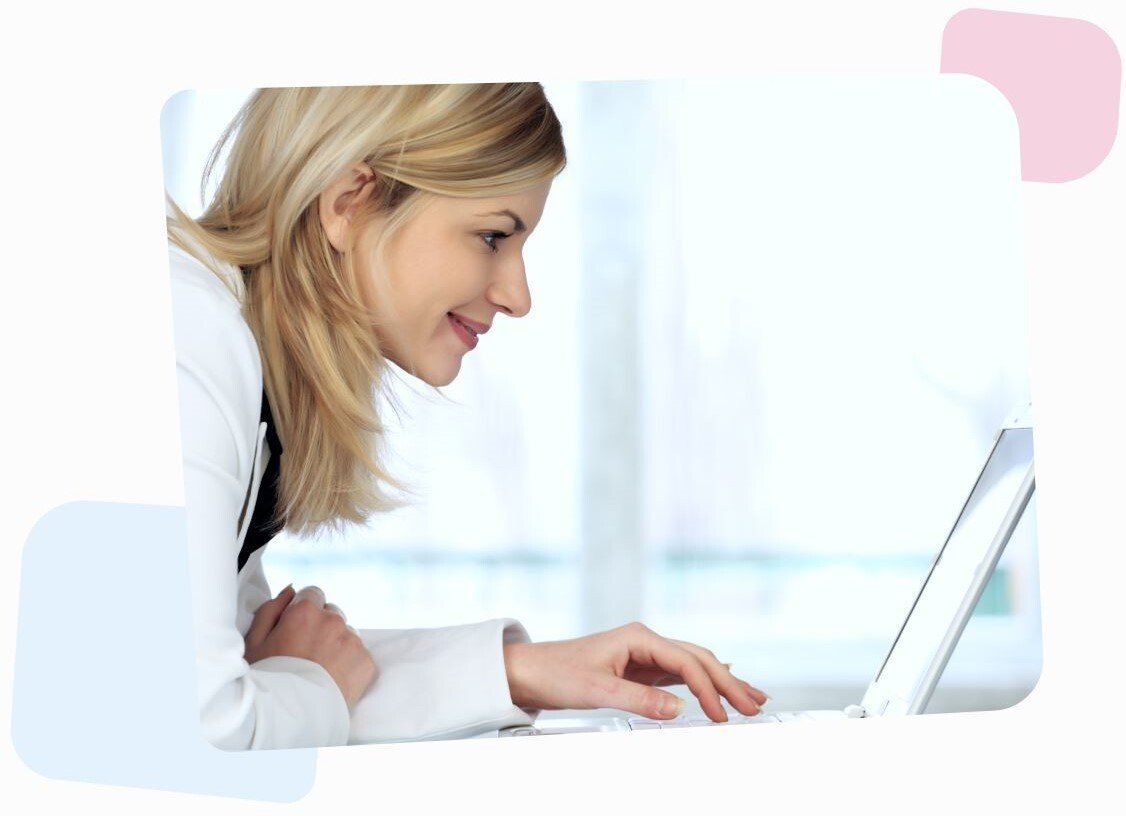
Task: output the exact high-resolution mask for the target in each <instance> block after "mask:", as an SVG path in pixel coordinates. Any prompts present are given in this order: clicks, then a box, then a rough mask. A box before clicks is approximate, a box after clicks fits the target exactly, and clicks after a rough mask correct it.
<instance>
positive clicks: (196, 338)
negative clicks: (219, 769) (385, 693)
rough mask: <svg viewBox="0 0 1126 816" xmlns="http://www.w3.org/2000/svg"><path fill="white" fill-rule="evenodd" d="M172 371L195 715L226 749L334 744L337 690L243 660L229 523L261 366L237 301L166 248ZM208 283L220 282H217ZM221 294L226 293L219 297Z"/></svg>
mask: <svg viewBox="0 0 1126 816" xmlns="http://www.w3.org/2000/svg"><path fill="white" fill-rule="evenodd" d="M172 258H173V263H172V271H173V274H172V299H173V318H174V329H175V340H176V377H177V385H178V387H179V394H180V424H181V439H182V446H183V447H182V451H183V462H184V499H185V505H186V517H187V543H188V564H189V570H190V576H191V589H192V614H193V621H194V628H195V644H196V666H197V682H198V700H199V708H200V719H201V722H202V725H203V731H204V735H205V736H206V738H207V739H208V740H209V741H210V742H211V743H212V744H214V745H216V746H217V747H220V748H225V749H229V750H240V749H246V748H303V747H313V746H320V745H340V744H344V743H345V742H346V741H347V738H348V728H349V716H348V707H347V705H346V703H345V700H344V696H343V694H342V693H341V691H340V689H339V687H338V686H337V684H336V682H335V681H334V680H333V679H332V677H331V676H330V675H329V673H328V672H327V671H326V670H325V669H324V668H322V667H321V666H320V665H318V664H317V663H315V662H313V661H311V660H306V659H302V658H297V657H289V656H274V657H269V658H267V659H265V660H261V661H258V662H256V663H255V664H254V665H253V666H251V665H249V664H248V663H247V662H246V660H245V659H244V656H243V652H244V648H245V644H244V641H243V635H244V634H245V633H244V632H243V631H240V628H239V625H238V624H239V611H240V610H239V600H240V599H239V579H238V574H237V572H236V559H237V551H238V542H237V524H238V518H239V514H240V511H241V510H242V504H243V499H244V497H245V494H246V488H247V485H248V483H249V480H250V473H249V471H248V469H247V467H246V466H245V464H242V463H248V462H250V460H251V456H252V452H253V450H252V445H253V441H254V439H255V438H256V436H255V434H256V431H257V427H258V410H259V406H258V404H257V398H258V395H259V394H260V393H261V385H260V383H261V380H260V377H261V373H260V371H261V369H260V365H261V364H260V362H259V358H258V350H257V346H256V345H255V343H254V339H253V335H251V334H250V331H249V328H248V327H247V326H246V323H245V321H243V319H242V316H241V315H240V314H239V311H238V306H237V302H236V301H235V300H234V299H233V297H230V296H229V295H227V294H226V293H225V290H223V289H222V288H221V287H222V284H221V283H220V282H219V281H218V280H217V279H215V280H214V281H211V280H208V279H207V278H206V277H204V276H206V275H211V273H210V272H209V271H207V270H205V269H203V268H202V267H199V266H198V265H195V264H191V263H190V262H187V261H185V260H183V259H182V257H181V256H178V255H175V254H174V255H173V256H172ZM214 287H220V288H219V289H215V288H214ZM224 298H227V299H224Z"/></svg>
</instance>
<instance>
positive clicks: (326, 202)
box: [318, 162, 375, 252]
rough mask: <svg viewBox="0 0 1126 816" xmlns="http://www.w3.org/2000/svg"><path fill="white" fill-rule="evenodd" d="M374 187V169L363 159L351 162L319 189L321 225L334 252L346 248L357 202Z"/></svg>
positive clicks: (357, 207) (362, 201)
mask: <svg viewBox="0 0 1126 816" xmlns="http://www.w3.org/2000/svg"><path fill="white" fill-rule="evenodd" d="M373 189H375V172H374V171H373V170H372V169H371V168H370V167H368V166H367V165H366V164H364V163H363V162H359V163H357V164H353V165H352V166H351V167H349V168H348V169H347V170H345V171H344V172H342V173H340V174H339V175H338V176H336V178H334V179H333V180H332V181H331V182H329V185H328V186H327V187H325V188H324V190H322V191H321V194H320V196H319V198H318V207H319V211H320V216H321V227H322V228H323V229H324V231H325V235H327V236H328V240H329V243H330V244H332V247H333V249H335V250H336V251H337V252H345V251H346V250H347V249H348V248H349V232H350V230H351V227H352V221H353V218H354V217H355V215H356V213H357V212H358V211H359V208H360V206H361V205H362V204H363V203H364V201H366V200H367V197H368V196H370V195H371V193H372V190H373Z"/></svg>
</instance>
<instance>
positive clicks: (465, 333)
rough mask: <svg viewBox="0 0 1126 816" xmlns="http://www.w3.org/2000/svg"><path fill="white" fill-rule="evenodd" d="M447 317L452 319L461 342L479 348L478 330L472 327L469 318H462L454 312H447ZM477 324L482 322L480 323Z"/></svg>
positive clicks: (452, 324)
mask: <svg viewBox="0 0 1126 816" xmlns="http://www.w3.org/2000/svg"><path fill="white" fill-rule="evenodd" d="M446 318H447V319H448V320H449V321H450V325H451V326H452V327H453V330H454V334H456V335H457V336H458V338H459V339H460V340H461V342H463V343H465V345H467V346H469V348H471V349H473V348H477V332H475V331H474V330H473V329H472V328H471V327H470V326H471V324H470V322H469V321H468V320H464V319H462V318H461V317H459V316H457V315H455V314H454V313H453V312H447V313H446ZM476 325H481V324H479V323H478V324H476ZM487 329H488V327H487V326H486V330H487Z"/></svg>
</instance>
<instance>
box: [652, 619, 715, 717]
mask: <svg viewBox="0 0 1126 816" xmlns="http://www.w3.org/2000/svg"><path fill="white" fill-rule="evenodd" d="M630 646H631V648H630V652H631V654H634V655H637V656H644V657H648V658H649V661H648V662H651V663H654V664H656V665H657V666H658V667H660V668H662V669H664V670H665V671H666V672H668V673H670V674H676V675H678V676H680V677H683V678H684V682H685V684H686V685H687V686H688V688H689V689H690V690H691V691H692V693H693V694H695V695H696V698H697V699H698V700H699V701H700V707H701V708H702V709H703V710H704V713H705V714H707V715H708V716H709V717H711V718H712V719H713V720H715V721H716V722H726V721H727V712H726V711H724V710H723V703H721V702H720V699H719V692H717V691H716V688H715V684H714V683H713V682H712V679H711V677H710V676H709V674H708V672H707V670H706V669H705V668H704V666H703V664H702V663H701V662H700V659H699V658H698V657H696V655H694V654H692V652H690V651H688V650H687V649H684V648H683V647H681V646H679V645H677V644H675V643H673V642H672V641H669V640H666V639H665V638H663V637H661V636H660V635H658V634H656V633H654V632H651V631H649V630H648V629H645V630H644V633H643V634H642V636H641V638H640V640H639V641H637V642H631V643H630ZM639 662H645V661H639ZM654 691H656V689H654ZM659 693H664V694H667V693H668V692H659ZM670 696H671V695H670Z"/></svg>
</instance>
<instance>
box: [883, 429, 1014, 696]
mask: <svg viewBox="0 0 1126 816" xmlns="http://www.w3.org/2000/svg"><path fill="white" fill-rule="evenodd" d="M1031 465H1032V429H1031V428H1007V429H1005V430H1003V431H1002V432H1001V434H1000V436H999V437H998V438H997V440H996V442H995V444H994V447H993V450H992V452H991V454H990V456H989V458H988V460H987V461H986V463H985V465H984V467H983V468H982V471H981V474H980V475H979V477H978V480H977V483H976V484H975V485H974V487H973V490H972V491H971V493H970V496H969V499H968V500H967V501H966V504H965V506H964V507H963V509H962V511H961V514H960V515H959V516H958V519H957V520H956V522H955V524H954V527H953V529H952V530H951V531H950V534H949V536H948V537H947V539H946V542H945V543H944V544H943V547H942V549H941V550H940V551H939V554H938V557H937V558H936V559H935V562H934V564H933V565H932V567H931V571H930V574H929V575H928V576H927V578H926V580H925V581H924V582H923V586H922V588H921V589H920V591H919V595H918V597H917V598H916V599H915V603H914V605H913V606H912V607H911V611H910V612H909V613H908V615H907V619H906V621H905V622H904V624H903V626H902V628H901V629H900V631H899V634H898V635H897V637H896V639H895V642H894V643H893V644H892V647H891V650H890V652H889V653H888V656H887V658H886V659H885V660H884V665H883V666H882V667H881V669H880V672H879V673H878V674H877V675H876V680H875V681H874V683H873V688H875V687H876V685H877V684H878V687H879V697H880V698H881V699H882V700H885V701H888V702H887V706H886V709H885V711H883V712H881V711H874V712H872V713H876V714H879V713H889V714H897V713H898V714H905V713H918V712H919V711H921V708H922V705H923V704H924V703H925V700H920V696H921V695H927V696H929V692H930V689H925V688H924V684H925V683H926V681H927V678H928V675H929V674H931V669H932V666H934V665H935V661H936V660H938V659H940V658H941V660H942V663H941V665H940V666H939V670H941V667H942V666H944V665H945V659H946V658H948V657H949V652H951V651H952V650H953V648H954V644H955V643H956V642H957V636H958V635H959V634H960V633H961V629H962V627H964V625H965V622H966V620H967V619H968V618H969V615H970V614H971V613H972V612H973V608H972V606H969V603H970V602H971V601H973V600H975V598H974V594H975V593H977V594H980V591H981V589H982V588H983V587H984V584H985V582H986V581H987V580H988V578H989V575H988V574H984V573H985V572H988V573H992V569H993V567H995V566H996V558H997V557H998V556H999V553H997V552H996V550H995V548H994V547H993V544H994V541H995V539H996V538H997V535H998V532H999V531H1000V530H1001V528H1002V525H1003V523H1004V521H1005V518H1006V516H1007V515H1008V513H1009V512H1010V508H1012V507H1013V505H1014V500H1015V499H1016V498H1017V497H1018V495H1020V494H1021V487H1022V485H1023V484H1024V482H1025V478H1026V476H1027V475H1029V474H1030V467H1031ZM1027 499H1028V497H1027V496H1024V501H1025V502H1026V503H1027ZM1020 509H1021V510H1023V507H1021V508H1020ZM1017 518H1018V519H1019V514H1018V516H1017ZM1014 524H1015V522H1014ZM1009 532H1010V533H1011V532H1012V530H1011V527H1010V529H1009ZM991 555H992V556H993V557H992V558H991V557H990V556H991ZM950 638H953V639H954V640H953V642H951V640H950ZM943 652H945V654H943ZM881 705H882V703H881ZM868 706H869V701H867V700H866V702H865V707H866V708H868Z"/></svg>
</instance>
